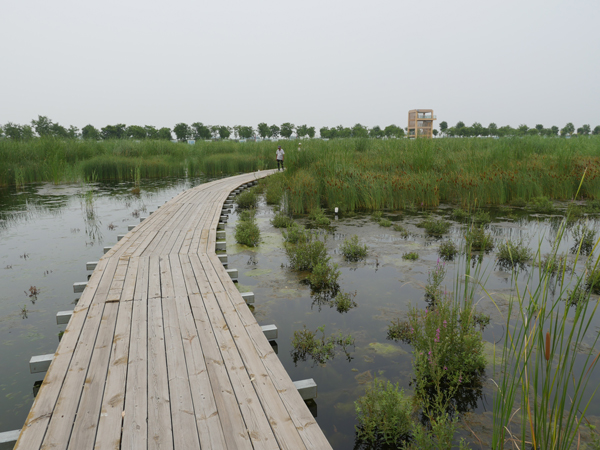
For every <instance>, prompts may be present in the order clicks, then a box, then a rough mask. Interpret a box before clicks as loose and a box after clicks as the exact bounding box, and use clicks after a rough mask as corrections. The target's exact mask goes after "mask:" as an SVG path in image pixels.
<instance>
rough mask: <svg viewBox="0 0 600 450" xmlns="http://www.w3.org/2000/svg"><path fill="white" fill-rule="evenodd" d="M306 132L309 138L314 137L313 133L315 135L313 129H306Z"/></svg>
mask: <svg viewBox="0 0 600 450" xmlns="http://www.w3.org/2000/svg"><path fill="white" fill-rule="evenodd" d="M306 131H307V133H308V137H309V138H311V139H312V138H314V137H315V133H316V130H315V127H308V130H306Z"/></svg>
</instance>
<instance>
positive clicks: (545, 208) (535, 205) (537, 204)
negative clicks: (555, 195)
mask: <svg viewBox="0 0 600 450" xmlns="http://www.w3.org/2000/svg"><path fill="white" fill-rule="evenodd" d="M529 207H530V208H531V209H532V210H533V211H535V212H537V213H543V214H551V213H553V212H556V209H555V208H554V204H553V203H552V201H551V200H550V199H549V198H548V197H534V198H532V199H531V203H530V204H529Z"/></svg>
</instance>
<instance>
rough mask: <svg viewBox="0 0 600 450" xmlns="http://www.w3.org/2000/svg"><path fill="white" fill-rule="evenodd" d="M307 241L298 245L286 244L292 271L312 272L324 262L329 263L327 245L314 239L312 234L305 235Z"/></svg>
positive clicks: (299, 242)
mask: <svg viewBox="0 0 600 450" xmlns="http://www.w3.org/2000/svg"><path fill="white" fill-rule="evenodd" d="M305 238H306V240H304V241H298V243H297V244H295V245H294V244H290V243H287V242H286V243H285V244H284V247H285V253H286V254H287V257H288V260H289V262H290V268H291V269H292V270H297V271H303V270H308V271H312V270H313V269H314V267H315V266H316V265H317V264H319V263H320V262H323V261H329V257H328V256H327V249H326V248H325V244H324V243H323V242H321V241H319V240H317V239H315V238H314V235H313V234H312V233H305Z"/></svg>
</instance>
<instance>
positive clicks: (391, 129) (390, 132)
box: [383, 124, 404, 138]
mask: <svg viewBox="0 0 600 450" xmlns="http://www.w3.org/2000/svg"><path fill="white" fill-rule="evenodd" d="M383 134H384V135H385V137H387V138H392V137H395V138H400V137H402V136H404V130H403V129H402V128H400V127H399V126H398V125H393V124H392V125H388V126H387V127H385V128H384V129H383Z"/></svg>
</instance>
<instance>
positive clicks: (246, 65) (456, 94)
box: [0, 0, 600, 129]
mask: <svg viewBox="0 0 600 450" xmlns="http://www.w3.org/2000/svg"><path fill="white" fill-rule="evenodd" d="M0 42H2V52H1V59H0V61H1V62H0V86H1V87H0V124H4V123H6V122H9V121H10V122H14V123H20V124H25V123H29V122H30V121H31V119H33V118H36V117H37V116H38V115H46V116H48V117H50V118H51V119H52V120H54V121H57V122H59V123H61V124H62V125H65V126H66V125H75V126H78V127H80V128H81V127H83V126H84V125H86V124H88V123H91V124H93V125H95V126H96V127H98V128H99V127H103V126H105V125H107V124H116V123H125V124H127V125H155V126H158V127H162V126H168V127H171V128H172V127H173V126H174V125H175V124H176V123H178V122H185V123H192V122H196V121H200V122H203V123H205V124H208V125H217V124H218V125H229V126H233V125H238V124H241V125H252V126H256V124H257V123H259V122H263V121H264V122H267V123H269V124H271V123H276V124H281V123H283V122H292V123H294V124H296V125H300V124H304V123H306V124H308V125H313V126H316V127H317V129H318V128H320V127H321V126H335V125H338V124H343V125H345V126H353V125H354V124H356V123H361V124H363V125H366V126H369V127H371V126H374V125H380V126H382V127H383V126H386V125H389V124H392V123H393V124H397V125H400V126H401V127H405V126H406V125H407V112H408V110H409V109H413V108H432V109H433V110H434V111H435V114H436V115H437V117H438V122H437V123H438V124H439V122H440V121H442V120H445V121H447V122H448V123H449V124H450V125H454V124H455V123H456V122H457V121H459V120H462V121H464V122H465V123H466V124H467V125H470V124H472V123H473V122H475V121H477V122H481V123H482V124H483V125H485V126H487V125H488V124H489V123H490V122H495V123H497V124H498V125H499V126H500V125H506V124H508V125H511V126H517V125H519V124H521V123H525V124H527V125H529V126H530V127H532V126H534V125H536V124H537V123H542V124H543V125H545V126H546V127H549V126H551V125H557V126H560V127H562V126H564V124H565V123H566V122H573V123H574V124H575V127H579V126H581V125H582V124H584V123H589V124H591V125H592V128H593V127H594V126H595V125H598V124H600V1H599V0H569V1H567V0H563V1H555V0H539V1H538V0H535V1H533V0H518V1H514V0H502V1H490V0H428V1H427V0H420V1H404V0H395V1H392V0H385V1H383V0H381V1H377V0H372V1H369V2H367V1H355V0H339V1H338V0H319V1H313V0H303V1H296V2H291V1H285V0H277V1H275V0H266V1H248V0H245V1H239V0H234V1H232V0H220V1H212V2H206V1H190V0H170V1H156V0H143V1H142V0H119V1H116V0H103V1H82V0H53V1H48V0H35V1H32V0H12V1H9V0H5V1H3V2H2V7H1V12H0Z"/></svg>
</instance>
